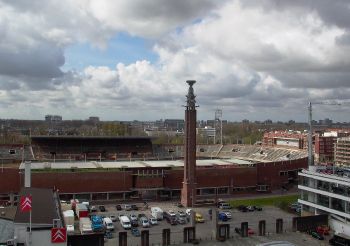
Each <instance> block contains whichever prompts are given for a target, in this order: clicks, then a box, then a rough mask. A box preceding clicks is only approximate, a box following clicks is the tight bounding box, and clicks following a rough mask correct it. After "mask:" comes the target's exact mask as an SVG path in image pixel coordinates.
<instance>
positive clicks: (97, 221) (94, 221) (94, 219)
mask: <svg viewBox="0 0 350 246" xmlns="http://www.w3.org/2000/svg"><path fill="white" fill-rule="evenodd" d="M91 227H92V230H93V231H103V229H104V227H103V221H102V217H101V216H99V215H92V216H91Z"/></svg>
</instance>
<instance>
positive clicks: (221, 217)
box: [218, 212, 228, 221]
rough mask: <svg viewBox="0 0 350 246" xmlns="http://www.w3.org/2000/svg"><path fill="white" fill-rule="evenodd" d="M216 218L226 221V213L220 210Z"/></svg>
mask: <svg viewBox="0 0 350 246" xmlns="http://www.w3.org/2000/svg"><path fill="white" fill-rule="evenodd" d="M218 219H219V220H221V221H227V220H228V218H227V215H226V214H225V213H224V212H220V213H219V214H218Z"/></svg>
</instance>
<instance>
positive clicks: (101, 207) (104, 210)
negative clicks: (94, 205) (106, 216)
mask: <svg viewBox="0 0 350 246" xmlns="http://www.w3.org/2000/svg"><path fill="white" fill-rule="evenodd" d="M98 209H99V210H100V211H101V212H106V211H107V210H106V208H105V206H103V205H100V206H98Z"/></svg>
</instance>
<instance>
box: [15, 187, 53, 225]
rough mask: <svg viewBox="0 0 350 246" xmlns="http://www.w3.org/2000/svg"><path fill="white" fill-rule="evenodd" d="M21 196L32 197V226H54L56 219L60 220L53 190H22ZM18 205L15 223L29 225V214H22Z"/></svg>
mask: <svg viewBox="0 0 350 246" xmlns="http://www.w3.org/2000/svg"><path fill="white" fill-rule="evenodd" d="M19 195H20V197H21V196H28V195H31V196H32V224H39V225H52V224H53V220H54V219H59V214H58V210H57V209H56V205H57V204H56V202H58V201H57V200H56V199H55V196H54V192H53V191H52V190H51V189H40V188H32V187H31V188H22V189H21V192H20V194H19ZM20 207H21V206H20V203H18V205H17V210H16V215H15V219H14V223H29V212H25V213H23V212H21V208H20Z"/></svg>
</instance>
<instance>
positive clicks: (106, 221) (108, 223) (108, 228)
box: [103, 217, 114, 231]
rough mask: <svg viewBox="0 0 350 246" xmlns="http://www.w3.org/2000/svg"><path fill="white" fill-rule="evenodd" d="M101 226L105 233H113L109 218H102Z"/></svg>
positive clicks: (112, 225)
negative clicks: (103, 227)
mask: <svg viewBox="0 0 350 246" xmlns="http://www.w3.org/2000/svg"><path fill="white" fill-rule="evenodd" d="M103 225H104V226H105V228H106V230H107V231H114V224H113V222H112V220H111V218H108V217H106V218H103Z"/></svg>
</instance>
